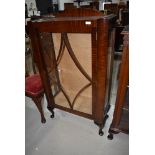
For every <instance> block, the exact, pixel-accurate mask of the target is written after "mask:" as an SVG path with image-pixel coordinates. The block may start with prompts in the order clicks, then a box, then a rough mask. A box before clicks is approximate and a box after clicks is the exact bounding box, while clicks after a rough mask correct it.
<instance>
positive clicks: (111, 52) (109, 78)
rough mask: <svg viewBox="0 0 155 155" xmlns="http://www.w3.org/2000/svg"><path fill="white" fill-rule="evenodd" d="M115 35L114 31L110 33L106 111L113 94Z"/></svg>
mask: <svg viewBox="0 0 155 155" xmlns="http://www.w3.org/2000/svg"><path fill="white" fill-rule="evenodd" d="M113 35H114V31H113V30H112V31H109V46H108V55H107V82H106V99H105V101H106V102H105V103H106V104H105V110H107V108H106V107H107V104H110V103H109V100H110V95H111V94H110V93H111V86H112V72H113V58H114V56H113V54H114V48H113V45H114V44H113V41H114V40H113Z"/></svg>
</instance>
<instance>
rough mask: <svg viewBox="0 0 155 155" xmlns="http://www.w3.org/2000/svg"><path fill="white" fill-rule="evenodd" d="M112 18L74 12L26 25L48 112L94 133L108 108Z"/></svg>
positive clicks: (63, 13)
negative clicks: (71, 117) (73, 118)
mask: <svg viewBox="0 0 155 155" xmlns="http://www.w3.org/2000/svg"><path fill="white" fill-rule="evenodd" d="M115 20H116V16H115V15H108V16H103V14H102V13H101V12H98V11H95V10H91V9H82V8H79V9H74V10H66V12H62V13H61V14H59V17H55V18H42V19H39V20H34V21H32V22H29V23H28V26H29V29H30V31H29V32H30V38H31V42H32V47H33V51H34V59H35V62H36V64H37V66H38V69H39V72H40V75H41V78H42V82H43V85H44V90H45V94H46V97H47V101H48V109H49V110H50V111H51V112H52V113H54V111H53V110H54V108H59V109H61V110H65V111H67V112H70V113H73V114H76V115H79V116H83V117H86V118H89V119H92V120H94V122H95V123H96V124H97V125H98V126H99V134H100V135H103V131H102V129H103V127H104V123H105V120H106V119H107V117H108V115H107V111H108V110H109V107H110V104H109V97H110V89H111V73H112V65H113V54H114V46H113V45H114V36H115V30H114V28H113V25H114V24H115Z"/></svg>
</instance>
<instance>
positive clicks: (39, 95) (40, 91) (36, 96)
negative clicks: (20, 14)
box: [25, 41, 46, 123]
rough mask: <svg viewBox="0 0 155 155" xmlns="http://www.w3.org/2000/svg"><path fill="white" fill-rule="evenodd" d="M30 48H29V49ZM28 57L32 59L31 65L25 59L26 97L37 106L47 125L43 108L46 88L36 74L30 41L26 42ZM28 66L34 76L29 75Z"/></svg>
mask: <svg viewBox="0 0 155 155" xmlns="http://www.w3.org/2000/svg"><path fill="white" fill-rule="evenodd" d="M27 47H29V48H27ZM26 56H30V57H31V61H29V62H32V64H31V63H29V64H28V63H27V61H26V60H27V59H25V62H26V63H25V67H26V68H25V71H26V75H25V95H26V96H27V97H30V98H31V99H32V100H33V101H34V103H35V105H36V106H37V108H38V110H39V112H40V115H41V122H42V123H45V122H46V119H45V117H44V113H43V108H42V100H43V97H44V88H43V85H42V81H41V78H40V75H39V74H37V73H36V69H35V64H34V62H33V54H32V50H31V48H30V46H29V41H27V42H26ZM28 66H31V68H32V70H33V75H32V74H29V71H28Z"/></svg>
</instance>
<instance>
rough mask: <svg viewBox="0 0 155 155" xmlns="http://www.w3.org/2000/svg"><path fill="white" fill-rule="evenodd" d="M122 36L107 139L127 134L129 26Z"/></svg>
mask: <svg viewBox="0 0 155 155" xmlns="http://www.w3.org/2000/svg"><path fill="white" fill-rule="evenodd" d="M122 34H123V36H124V42H123V53H122V62H121V68H120V73H119V81H118V90H117V97H116V103H115V110H114V115H113V120H112V124H111V126H110V129H109V135H108V138H109V139H113V134H117V133H119V132H123V133H127V134H129V27H128V26H127V27H125V29H124V30H123V32H122Z"/></svg>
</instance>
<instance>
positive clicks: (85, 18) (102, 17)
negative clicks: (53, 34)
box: [32, 14, 115, 23]
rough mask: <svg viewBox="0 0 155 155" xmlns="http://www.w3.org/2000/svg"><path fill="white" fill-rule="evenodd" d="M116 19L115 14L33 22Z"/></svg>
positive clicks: (51, 18) (48, 18) (43, 19)
mask: <svg viewBox="0 0 155 155" xmlns="http://www.w3.org/2000/svg"><path fill="white" fill-rule="evenodd" d="M113 18H115V15H114V14H110V15H107V16H84V17H43V18H40V19H36V20H33V21H32V22H33V23H35V22H54V21H81V20H98V19H104V20H106V19H107V20H109V19H113Z"/></svg>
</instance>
